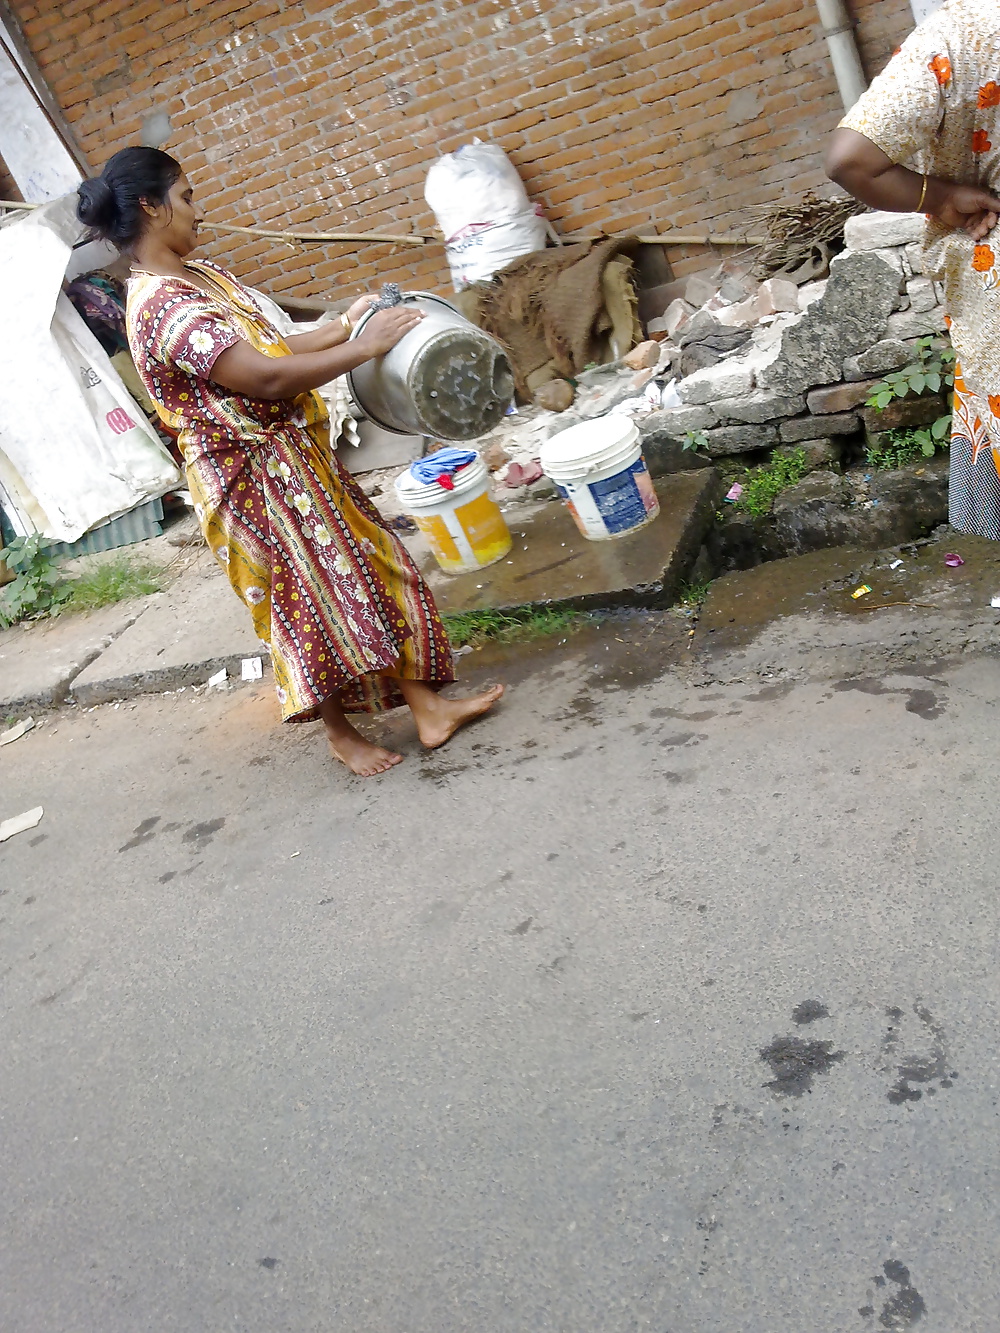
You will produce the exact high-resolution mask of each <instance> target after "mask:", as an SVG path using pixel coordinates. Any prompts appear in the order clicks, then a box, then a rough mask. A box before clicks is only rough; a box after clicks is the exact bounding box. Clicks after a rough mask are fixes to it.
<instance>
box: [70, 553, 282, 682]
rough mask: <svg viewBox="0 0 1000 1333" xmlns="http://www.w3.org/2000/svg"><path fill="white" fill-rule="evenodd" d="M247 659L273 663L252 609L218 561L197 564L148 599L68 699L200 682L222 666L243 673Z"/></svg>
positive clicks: (76, 680) (79, 676)
mask: <svg viewBox="0 0 1000 1333" xmlns="http://www.w3.org/2000/svg"><path fill="white" fill-rule="evenodd" d="M245 657H262V658H263V659H264V664H265V666H266V665H267V663H268V656H267V651H266V649H265V648H264V647H263V645H262V644H261V643H260V641H259V640H258V638H257V636H256V635H255V634H254V631H253V624H252V621H251V619H250V612H249V611H248V610H247V608H246V607H245V606H243V605H242V603H241V602H240V601H239V599H238V598H237V596H236V594H235V593H234V592H233V590H232V588H231V587H230V585H229V580H228V579H227V578H226V577H225V575H224V574H223V573H222V572H221V571H220V570H218V569H217V568H216V567H215V565H214V564H212V565H207V566H200V567H198V568H196V569H193V570H190V571H188V573H187V574H185V575H184V576H182V577H181V578H180V579H179V580H178V581H177V583H175V584H174V586H173V587H172V588H171V589H170V590H169V591H168V592H165V593H159V594H157V596H155V597H152V598H150V599H149V604H148V605H147V606H146V608H145V609H144V610H143V612H142V614H141V615H140V616H139V617H138V618H137V619H136V620H135V622H134V623H133V624H132V625H131V626H129V628H128V629H126V630H125V632H124V633H122V634H121V635H119V637H118V638H116V639H115V640H114V642H113V643H112V644H111V645H110V646H109V647H108V648H106V649H105V651H104V652H102V653H101V654H100V656H98V657H97V658H96V659H95V660H94V661H92V662H91V664H90V665H89V666H88V667H87V668H86V670H84V671H82V672H81V673H80V674H79V675H78V676H77V677H76V678H75V679H74V680H73V682H72V685H71V687H70V696H71V698H73V699H74V700H75V701H76V702H77V703H78V704H81V705H86V706H88V707H89V706H90V705H91V704H97V703H106V702H108V701H109V700H111V699H127V698H129V697H131V696H133V695H136V694H150V693H158V692H162V691H164V690H175V689H178V688H179V687H180V686H181V685H200V684H203V683H204V682H205V681H206V680H208V678H209V676H212V675H214V674H215V673H216V672H217V671H221V670H222V668H223V667H225V668H226V669H227V670H228V672H229V674H230V675H231V676H232V675H234V674H235V675H236V676H237V678H238V677H239V672H240V663H241V661H242V660H243V658H245Z"/></svg>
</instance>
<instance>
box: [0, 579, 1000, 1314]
mask: <svg viewBox="0 0 1000 1333" xmlns="http://www.w3.org/2000/svg"><path fill="white" fill-rule="evenodd" d="M928 558H929V559H931V557H928ZM934 568H935V567H934V566H933V563H932V565H931V566H930V570H931V573H933V572H934ZM847 572H848V573H851V572H853V571H847ZM971 572H972V571H971V570H970V575H971ZM961 573H962V571H959V574H961ZM934 577H937V574H936V573H935V574H934ZM941 577H942V579H943V578H944V577H945V576H944V575H941ZM967 577H968V576H967ZM983 577H984V578H986V577H987V575H986V573H984V574H983ZM869 581H870V582H871V580H870V579H869ZM874 586H875V584H874V583H873V587H874ZM922 586H924V587H926V586H927V585H926V584H925V585H922ZM960 586H961V587H966V586H967V587H968V597H969V603H968V606H965V607H963V608H961V610H962V615H963V616H964V617H965V619H966V620H968V618H969V615H970V614H971V611H972V610H973V609H975V610H976V612H977V614H978V601H979V600H981V590H975V589H973V588H972V585H971V583H970V584H968V585H965V584H962V585H960ZM737 591H738V589H737ZM830 595H831V596H838V595H839V591H838V590H837V589H833V588H831V590H830ZM789 596H791V593H789ZM739 600H740V602H742V601H743V600H744V599H739ZM721 604H722V603H721V602H720V603H719V605H721ZM741 610H742V608H741ZM917 614H918V612H917V611H913V610H910V609H907V608H895V609H892V610H889V611H885V612H880V613H878V615H870V616H863V615H854V616H852V615H843V614H830V615H826V614H821V615H817V616H814V617H813V618H812V621H811V622H810V623H812V624H813V626H814V632H815V633H816V634H817V635H819V634H820V628H819V627H820V626H822V627H823V633H826V634H828V635H829V636H831V638H830V644H832V645H833V647H836V645H837V644H839V643H841V642H842V641H844V642H846V641H848V640H849V637H850V636H849V635H848V634H847V633H846V631H853V630H854V629H855V628H857V629H858V630H859V631H860V630H861V628H862V627H866V626H870V624H871V622H872V621H878V620H879V618H880V617H881V616H908V615H917ZM921 614H922V613H921ZM927 614H928V615H938V614H939V613H936V612H935V613H927ZM941 614H942V615H943V614H944V613H941ZM959 619H960V617H957V612H956V619H955V623H956V624H957V623H958V620H959ZM801 623H802V619H801V616H800V613H799V612H797V611H796V612H795V613H793V614H791V615H789V616H786V617H783V618H779V619H778V620H776V621H771V622H769V623H768V624H767V625H764V626H763V627H761V628H760V629H759V630H758V631H757V632H756V634H752V635H749V636H748V639H747V641H746V642H744V643H743V644H739V645H734V646H733V647H732V648H731V649H730V650H728V653H727V652H726V651H723V650H721V649H720V650H715V649H714V648H711V647H710V645H713V644H714V643H715V641H716V640H717V639H718V637H719V636H718V634H717V633H716V634H710V633H709V629H710V628H711V627H707V628H706V627H705V626H704V622H702V624H700V625H698V626H697V628H696V631H695V635H694V637H693V639H692V637H691V635H690V633H689V631H690V629H691V627H692V625H693V624H694V620H693V618H689V617H686V616H684V615H683V614H680V613H670V614H668V615H666V616H662V615H639V616H636V615H632V616H624V615H622V616H615V617H610V618H609V619H608V620H607V621H605V622H603V623H601V624H598V625H592V626H590V627H589V628H587V629H586V630H584V631H583V632H582V633H580V634H579V635H575V636H571V637H570V638H569V639H568V641H567V642H565V643H562V644H560V643H552V642H549V643H546V644H543V645H539V646H536V647H532V648H529V649H516V650H514V649H505V650H500V649H495V650H489V651H487V650H484V651H483V652H481V653H477V654H473V655H472V656H471V657H469V658H464V659H462V665H463V667H468V666H469V665H470V664H471V668H472V669H471V672H470V673H469V683H479V682H480V681H482V680H485V679H487V678H492V677H493V676H495V675H496V674H498V673H501V672H502V674H503V675H504V677H505V678H506V679H507V680H508V681H509V682H510V683H511V684H512V690H511V694H510V697H509V700H508V701H507V702H505V704H504V705H503V707H502V708H501V709H500V710H498V711H497V712H496V713H495V714H494V715H493V716H491V717H489V718H488V719H486V720H484V721H483V722H482V723H480V724H479V725H477V726H475V727H474V728H471V729H469V730H468V731H467V732H466V733H464V734H463V735H461V736H460V737H458V738H456V740H455V741H454V742H453V743H452V744H451V745H450V746H449V747H448V748H447V749H445V750H442V751H439V752H436V753H434V754H425V753H421V752H419V750H418V747H417V745H416V743H415V740H414V738H413V735H412V732H411V730H410V728H409V725H408V723H407V721H406V719H405V717H402V716H395V715H394V716H392V717H390V718H387V719H384V720H381V721H379V722H376V723H371V724H368V725H369V726H370V727H371V730H372V732H373V734H375V735H378V736H379V737H380V738H381V739H383V740H385V741H387V742H388V743H390V744H393V745H396V746H399V747H400V748H402V749H403V751H404V753H405V754H406V762H405V763H404V764H403V765H402V766H401V767H400V768H399V769H397V770H394V771H393V772H392V773H390V774H388V775H386V776H385V777H383V778H380V779H377V780H374V781H372V782H369V783H365V782H361V781H355V780H351V779H350V778H348V776H347V775H346V774H344V773H343V772H342V771H340V770H338V769H336V768H335V767H334V766H333V765H332V764H331V762H330V761H329V760H328V759H327V757H326V756H325V755H324V752H323V747H322V744H321V739H320V736H319V735H318V733H317V729H316V728H315V727H314V726H299V727H285V728H281V727H279V726H278V724H277V722H276V709H275V705H274V703H273V701H272V699H271V697H270V692H269V691H267V690H263V689H258V688H256V687H246V688H244V689H238V690H234V691H233V692H231V693H229V694H224V695H215V694H212V695H207V696H206V695H199V696H192V695H191V694H190V693H185V694H180V695H172V696H157V697H150V698H145V699H140V700H136V701H133V702H130V703H128V704H123V705H121V707H119V708H115V707H114V706H104V707H101V708H98V709H96V710H94V711H92V712H83V711H79V710H75V711H74V710H64V711H62V712H58V713H53V714H50V715H49V716H48V717H46V718H45V719H44V720H43V725H41V726H40V727H38V728H37V729H36V730H35V731H33V732H30V733H29V734H28V735H27V736H25V737H24V738H22V739H21V740H19V741H17V742H15V743H14V744H13V745H10V746H7V747H5V748H4V749H3V750H2V751H0V775H2V787H3V791H4V792H5V793H7V794H6V795H5V796H4V798H3V805H2V807H0V815H3V816H6V815H8V814H11V813H15V811H14V810H13V809H11V808H10V801H11V793H14V794H16V803H17V809H18V810H20V809H27V808H29V807H31V806H34V805H37V804H40V805H43V806H44V807H45V815H44V817H43V819H42V822H41V824H40V825H39V826H38V828H37V829H34V830H32V831H30V832H28V833H25V834H21V835H18V836H17V837H15V838H13V839H11V840H10V841H9V842H7V843H5V844H4V845H3V846H2V847H0V879H2V885H0V925H2V932H0V984H2V987H3V1004H4V1014H5V1021H4V1027H3V1034H2V1036H0V1058H2V1061H3V1068H4V1078H3V1080H2V1082H0V1125H2V1129H3V1132H2V1135H0V1172H2V1176H3V1180H4V1190H3V1193H2V1195H0V1326H2V1327H3V1328H4V1329H11V1330H31V1333H34V1331H35V1330H49V1329H52V1330H59V1333H136V1330H140V1329H150V1330H156V1333H189V1330H195V1329H198V1330H201V1329H222V1328H232V1329H237V1330H243V1331H244V1333H274V1330H279V1329H280V1330H282V1333H328V1330H330V1329H350V1330H352V1333H396V1331H397V1330H398V1331H399V1333H404V1330H405V1331H406V1333H467V1331H468V1330H479V1329H489V1330H491V1333H523V1330H532V1331H534V1330H539V1331H542V1330H553V1331H558V1333H579V1331H581V1330H588V1331H589V1330H594V1331H595V1333H597V1331H598V1330H599V1331H600V1333H636V1331H638V1330H650V1333H666V1330H670V1331H671V1333H673V1331H674V1330H676V1333H688V1330H691V1331H692V1333H694V1330H697V1333H732V1330H736V1329H738V1330H740V1331H741V1333H775V1330H786V1329H787V1330H794V1331H795V1333H799V1330H803V1331H805V1330H808V1333H850V1331H851V1330H858V1331H859V1333H864V1330H866V1329H872V1330H875V1331H876V1333H878V1330H881V1329H910V1328H915V1329H917V1331H918V1333H924V1330H936V1331H937V1333H955V1330H959V1329H961V1330H962V1333H994V1330H995V1329H996V1328H997V1327H998V1324H1000V1316H998V1313H997V1305H996V1302H997V1296H996V1292H997V1269H998V1260H1000V1241H998V1239H997V1238H998V1235H1000V1230H998V1226H997V1204H996V1190H995V1189H994V1188H993V1185H992V1182H993V1180H994V1179H995V1177H996V1174H997V1171H998V1169H1000V1149H998V1143H1000V1137H998V1134H997V1087H998V1083H1000V1060H998V1056H997V1049H996V1041H995V1033H996V1031H997V1020H998V1017H1000V1015H998V1012H997V1009H998V1002H997V989H996V982H995V977H996V966H997V958H996V940H997V938H998V935H1000V907H998V899H997V894H996V854H995V847H994V838H993V832H992V830H993V819H992V806H993V794H994V792H995V790H996V787H997V782H998V777H1000V760H998V759H997V747H996V744H995V737H996V728H997V708H998V704H997V697H998V696H997V690H996V665H995V660H994V659H993V658H992V657H991V656H990V655H989V654H987V653H984V652H980V651H978V650H977V651H972V650H966V651H964V652H962V651H961V650H956V655H955V656H954V657H953V658H952V659H951V660H946V661H938V662H930V661H927V660H924V661H923V662H918V661H917V660H916V654H917V653H918V652H919V651H920V649H921V645H919V644H918V645H917V647H916V648H914V649H910V650H908V651H910V653H911V658H912V659H913V660H910V661H907V662H899V663H896V664H895V666H894V667H892V668H891V669H889V668H886V669H882V668H879V667H878V666H877V665H876V666H875V667H872V660H873V657H872V648H871V640H869V641H868V642H867V643H862V642H861V641H860V640H859V641H857V642H856V643H855V642H854V641H851V642H850V644H849V646H850V647H851V651H852V652H854V654H855V656H854V658H853V659H852V664H851V668H850V670H845V671H844V672H842V673H838V672H836V671H835V672H834V673H833V674H829V673H827V674H826V675H823V676H822V678H819V679H796V678H794V676H793V675H791V674H790V673H789V671H788V665H787V663H786V667H785V674H781V671H780V669H779V671H778V672H777V673H771V672H770V671H769V669H768V668H767V664H766V661H765V658H764V657H763V656H761V657H760V659H759V660H758V661H757V662H756V663H754V664H747V661H746V660H745V658H744V655H745V654H747V653H749V652H752V651H762V650H759V649H758V648H757V645H759V643H760V642H761V639H762V638H764V637H766V635H767V634H769V633H774V632H775V631H776V628H777V627H784V629H786V630H787V628H788V627H789V626H797V625H800V624H801ZM726 624H727V626H728V625H729V618H728V617H727V618H726ZM734 628H738V626H734ZM865 632H866V633H867V629H866V631H865ZM689 644H690V645H692V646H689ZM830 644H828V651H830V652H832V651H833V648H831V646H830ZM924 648H925V651H926V646H924ZM787 649H788V641H787V640H786V650H787ZM837 651H840V649H838V650H837ZM844 651H846V649H845V650H844ZM829 660H834V659H833V658H829V657H828V661H829ZM741 662H742V663H743V665H742V666H738V664H739V663H741ZM734 664H737V665H734ZM792 665H793V666H794V667H795V668H796V669H799V663H798V661H796V662H793V663H792ZM738 669H739V670H745V672H746V676H745V679H744V680H735V679H732V677H733V675H734V673H735V672H736V671H737V670H738ZM709 670H711V671H714V672H715V674H716V676H717V677H722V676H728V677H729V678H730V679H729V680H728V683H722V684H720V683H718V680H717V679H716V680H715V681H709V680H708V677H707V674H706V673H707V672H709ZM820 674H821V675H822V673H820Z"/></svg>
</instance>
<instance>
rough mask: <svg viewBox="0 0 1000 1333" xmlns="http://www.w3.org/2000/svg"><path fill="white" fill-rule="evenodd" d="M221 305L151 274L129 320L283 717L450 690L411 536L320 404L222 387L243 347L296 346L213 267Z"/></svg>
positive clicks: (365, 707) (312, 398) (275, 349)
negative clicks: (356, 466)
mask: <svg viewBox="0 0 1000 1333" xmlns="http://www.w3.org/2000/svg"><path fill="white" fill-rule="evenodd" d="M187 267H188V268H190V269H193V270H196V271H197V272H198V273H199V274H200V275H201V276H203V277H206V278H208V279H209V281H210V283H211V285H212V286H213V287H214V288H216V289H217V291H218V297H217V298H216V297H210V296H208V295H206V293H205V292H204V291H202V290H201V288H199V287H198V286H196V285H195V284H193V283H187V282H185V281H183V280H181V279H175V278H164V277H158V276H156V275H154V274H150V273H138V274H136V275H134V276H133V278H132V279H131V281H130V283H129V291H128V303H127V307H126V324H127V331H128V340H129V346H130V348H131V350H132V356H133V358H134V359H135V364H136V366H137V368H138V371H139V374H140V375H141V377H142V380H143V383H144V384H145V386H146V388H147V390H148V392H149V395H150V397H151V398H152V399H153V402H154V403H155V404H156V406H157V410H158V412H159V414H160V416H161V417H162V418H163V420H164V421H165V422H166V424H167V425H168V426H170V427H171V428H172V429H174V430H176V431H178V432H179V442H180V445H181V448H182V450H183V452H184V460H185V465H186V472H187V480H188V485H189V487H190V489H191V495H192V497H193V499H194V501H195V512H196V513H197V515H198V520H199V522H200V523H201V527H202V531H203V532H204V534H205V540H206V541H207V542H208V544H209V546H210V548H211V550H212V551H213V553H214V554H215V557H216V559H217V560H218V561H219V562H220V563H221V564H222V565H223V566H224V567H225V569H226V572H227V574H228V576H229V581H230V583H231V584H232V586H233V588H234V589H235V591H236V594H237V596H239V597H240V598H241V599H242V601H243V602H244V603H245V604H246V606H247V607H248V608H249V611H250V614H251V615H252V616H253V622H254V627H255V629H256V632H257V636H258V638H260V639H261V640H262V641H263V642H264V643H266V644H269V645H270V649H271V659H272V663H273V666H274V679H275V685H276V687H277V692H278V700H279V702H280V704H281V712H282V718H283V719H284V720H285V721H290V722H304V721H308V720H310V719H311V718H314V717H315V716H316V715H317V710H318V708H319V705H320V704H321V703H322V702H323V701H324V699H327V698H328V697H329V696H330V695H332V694H334V693H337V692H340V700H341V703H342V704H343V706H344V708H345V709H347V710H348V711H353V712H376V711H379V710H381V709H383V708H392V707H396V706H397V705H399V704H401V703H402V702H403V699H402V696H401V695H400V694H399V693H398V690H396V689H395V688H394V687H393V686H392V684H391V683H390V682H386V681H385V680H384V679H381V678H380V677H379V676H378V674H377V673H379V672H385V671H391V672H392V673H393V675H396V676H403V677H404V678H407V679H412V680H422V681H427V682H428V683H429V684H432V685H435V686H437V685H444V684H446V683H447V682H449V681H451V680H453V679H454V673H453V666H452V655H451V647H450V645H449V643H448V639H447V636H446V634H445V632H444V627H443V625H442V624H441V620H440V617H439V616H438V613H437V609H436V607H435V605H434V601H433V599H432V597H431V594H430V592H429V591H428V590H427V588H426V586H425V584H424V582H423V579H422V578H421V577H420V574H419V572H418V571H417V568H416V566H415V565H414V563H413V561H412V560H411V559H410V557H409V555H408V554H407V552H406V549H405V547H403V545H402V543H401V542H400V541H399V540H398V538H397V537H396V536H395V535H394V534H393V533H391V532H390V531H389V530H388V529H387V528H386V527H385V526H384V524H383V522H382V519H381V517H380V516H379V514H378V511H377V510H376V509H375V507H374V505H372V503H371V501H370V500H368V498H367V497H366V496H365V495H364V494H363V492H362V491H361V489H360V487H359V486H357V484H356V483H355V482H354V481H353V480H352V479H351V478H350V477H349V476H347V475H346V474H345V473H342V472H341V469H340V465H339V463H338V462H337V459H336V457H335V455H334V453H333V450H332V448H331V446H330V432H329V421H328V419H327V414H326V409H325V407H324V405H323V401H322V399H321V398H320V397H319V396H318V394H315V393H306V394H302V395H301V396H300V397H298V398H295V399H290V400H288V401H282V402H268V401H265V400H256V399H251V398H246V397H243V396H242V395H240V394H236V393H233V392H231V391H230V390H229V389H224V388H223V387H222V386H221V385H219V384H216V383H214V381H213V380H212V379H211V372H212V366H213V365H214V364H215V360H216V358H217V357H218V356H220V355H221V353H222V352H223V351H225V350H226V349H227V348H229V347H232V346H234V344H235V343H237V342H238V341H239V340H240V339H241V338H242V339H244V340H245V341H247V342H249V343H251V344H252V345H253V346H254V347H256V348H257V350H258V351H259V352H262V353H264V355H266V356H287V355H289V348H288V346H287V344H286V343H285V342H284V341H283V340H282V338H281V336H280V334H279V333H278V332H277V331H276V330H275V329H274V327H273V326H272V325H271V324H270V323H269V322H268V321H267V319H266V318H265V317H264V315H263V313H262V311H261V309H260V308H259V307H258V306H257V304H256V302H255V301H254V297H253V293H252V291H251V290H250V289H249V288H247V287H244V286H243V285H242V284H241V283H239V282H237V280H236V279H235V278H233V277H231V276H230V275H229V274H228V273H226V272H225V271H224V270H223V269H221V268H218V267H217V266H216V265H215V264H210V263H208V262H206V261H201V262H198V263H189V264H188V265H187Z"/></svg>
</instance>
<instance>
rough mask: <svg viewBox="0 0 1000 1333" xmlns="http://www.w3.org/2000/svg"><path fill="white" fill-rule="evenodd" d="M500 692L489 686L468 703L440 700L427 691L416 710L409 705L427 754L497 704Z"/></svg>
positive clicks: (501, 687)
mask: <svg viewBox="0 0 1000 1333" xmlns="http://www.w3.org/2000/svg"><path fill="white" fill-rule="evenodd" d="M503 692H504V687H503V686H502V685H491V686H490V688H489V689H488V690H484V692H483V693H482V694H474V695H472V696H471V698H468V699H442V698H441V696H440V695H439V694H434V693H433V692H432V691H428V694H429V695H430V698H429V699H421V701H420V705H419V707H418V708H414V706H413V703H412V702H411V703H410V711H411V712H412V713H413V718H414V721H415V722H416V724H417V735H418V736H419V737H420V741H421V744H423V745H425V746H426V747H427V749H428V750H436V749H437V748H438V746H440V745H444V743H445V742H446V741H449V740H451V738H452V736H454V734H455V732H456V731H458V729H459V727H464V726H465V724H466V723H467V722H471V721H473V719H474V718H477V717H482V715H483V714H484V713H488V712H489V711H490V709H491V708H492V707H493V705H494V704H495V703H496V702H497V700H498V699H500V698H502V697H503Z"/></svg>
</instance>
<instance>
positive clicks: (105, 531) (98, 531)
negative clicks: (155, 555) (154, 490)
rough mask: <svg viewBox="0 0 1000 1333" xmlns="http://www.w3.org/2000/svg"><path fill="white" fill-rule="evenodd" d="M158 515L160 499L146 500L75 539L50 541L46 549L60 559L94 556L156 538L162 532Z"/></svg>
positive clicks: (160, 513)
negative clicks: (100, 552)
mask: <svg viewBox="0 0 1000 1333" xmlns="http://www.w3.org/2000/svg"><path fill="white" fill-rule="evenodd" d="M162 518H163V501H162V500H147V501H146V503H145V504H141V505H137V506H136V508H135V509H130V510H129V511H128V513H127V514H122V515H120V517H118V518H113V519H111V521H110V522H109V523H102V524H101V526H100V527H99V528H91V530H90V531H89V532H87V533H85V534H84V535H83V536H82V537H81V538H80V539H79V541H75V542H53V544H52V545H51V546H50V547H48V550H49V552H50V553H51V554H52V555H54V556H55V557H56V558H57V559H60V560H61V559H63V558H64V557H65V558H67V559H68V558H70V557H72V556H77V555H96V554H97V552H98V551H116V550H117V549H118V547H119V546H131V545H132V544H133V542H144V541H146V540H147V539H148V538H149V537H158V536H159V535H160V533H161V532H162V531H163V529H162V527H161V526H160V520H161V519H162Z"/></svg>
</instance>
